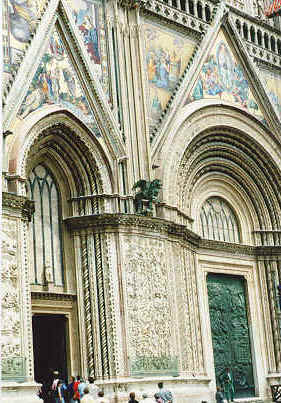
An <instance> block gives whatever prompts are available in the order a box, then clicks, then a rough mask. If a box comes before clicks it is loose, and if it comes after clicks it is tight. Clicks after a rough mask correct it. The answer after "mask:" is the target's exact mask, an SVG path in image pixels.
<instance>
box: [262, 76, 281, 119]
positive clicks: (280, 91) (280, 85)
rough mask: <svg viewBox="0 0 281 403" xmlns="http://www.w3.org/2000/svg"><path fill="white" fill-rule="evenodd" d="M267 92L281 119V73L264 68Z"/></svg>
mask: <svg viewBox="0 0 281 403" xmlns="http://www.w3.org/2000/svg"><path fill="white" fill-rule="evenodd" d="M262 74H263V77H264V79H265V83H266V89H267V91H268V92H267V93H268V95H269V98H270V99H271V102H272V103H273V105H275V107H276V109H277V111H278V113H279V116H280V119H281V74H277V73H276V72H274V71H268V70H263V71H262Z"/></svg>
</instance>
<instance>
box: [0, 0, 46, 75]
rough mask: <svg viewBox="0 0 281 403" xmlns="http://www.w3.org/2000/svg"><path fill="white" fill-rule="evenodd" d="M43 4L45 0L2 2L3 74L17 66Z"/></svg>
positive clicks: (6, 0)
mask: <svg viewBox="0 0 281 403" xmlns="http://www.w3.org/2000/svg"><path fill="white" fill-rule="evenodd" d="M45 4H46V0H2V12H3V31H2V33H3V67H4V72H6V73H9V72H11V71H12V70H13V69H14V68H15V67H16V66H18V65H19V63H20V56H21V55H22V54H23V53H24V48H25V46H26V44H27V43H28V41H29V40H30V36H31V34H32V33H33V32H34V31H35V28H36V22H37V21H38V19H39V17H40V16H41V14H42V13H43V8H44V5H45Z"/></svg>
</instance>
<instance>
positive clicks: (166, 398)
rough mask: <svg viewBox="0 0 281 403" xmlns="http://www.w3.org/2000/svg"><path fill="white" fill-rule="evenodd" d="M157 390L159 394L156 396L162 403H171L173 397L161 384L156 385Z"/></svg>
mask: <svg viewBox="0 0 281 403" xmlns="http://www.w3.org/2000/svg"><path fill="white" fill-rule="evenodd" d="M158 388H159V392H158V394H159V395H160V398H161V399H162V401H163V402H164V403H173V395H172V392H170V391H169V390H167V389H164V385H163V382H159V383H158Z"/></svg>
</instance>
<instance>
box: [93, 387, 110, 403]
mask: <svg viewBox="0 0 281 403" xmlns="http://www.w3.org/2000/svg"><path fill="white" fill-rule="evenodd" d="M95 403H109V400H108V399H106V398H105V397H104V391H103V390H99V391H98V398H97V399H95Z"/></svg>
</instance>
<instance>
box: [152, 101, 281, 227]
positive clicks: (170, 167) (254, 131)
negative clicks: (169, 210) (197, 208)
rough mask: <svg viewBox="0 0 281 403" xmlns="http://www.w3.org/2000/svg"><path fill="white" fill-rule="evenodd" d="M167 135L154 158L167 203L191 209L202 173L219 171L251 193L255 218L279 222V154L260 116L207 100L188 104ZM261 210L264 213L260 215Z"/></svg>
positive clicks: (270, 223)
mask: <svg viewBox="0 0 281 403" xmlns="http://www.w3.org/2000/svg"><path fill="white" fill-rule="evenodd" d="M168 140H169V141H167V142H166V143H164V144H163V145H162V148H160V147H159V150H158V153H155V155H154V161H157V162H158V165H159V162H160V168H161V169H160V171H159V172H161V170H162V180H163V200H164V201H165V202H166V203H167V204H169V205H171V206H175V207H177V208H179V209H180V210H181V211H182V212H183V213H184V214H187V215H189V214H190V213H191V210H190V203H191V201H192V200H193V191H195V190H194V189H195V186H196V184H197V182H198V181H199V179H200V178H201V177H205V176H206V175H215V174H216V173H218V172H219V173H220V175H221V177H225V178H227V177H230V178H232V179H233V180H234V182H235V183H236V187H238V186H242V188H243V189H244V191H245V192H246V193H247V194H248V196H247V197H248V200H251V203H252V205H253V210H255V211H256V212H257V213H256V216H255V218H253V219H252V223H254V222H255V223H256V225H257V227H263V226H264V227H269V228H270V227H278V226H279V225H280V222H279V221H280V218H279V217H280V206H281V204H280V196H279V192H278V191H277V188H276V184H277V183H281V172H280V169H279V168H278V167H280V166H281V165H280V163H281V159H280V156H279V155H278V153H277V152H276V141H275V139H273V138H272V137H271V133H270V131H269V130H268V129H267V128H266V127H263V126H262V125H261V124H260V122H258V121H257V120H256V119H254V118H253V117H251V116H249V115H247V114H245V113H243V112H242V111H240V110H238V109H234V108H230V107H228V106H223V105H214V104H213V105H212V106H211V105H208V106H205V107H202V108H201V109H200V110H197V111H194V110H192V109H189V110H188V109H186V110H185V116H182V117H181V121H178V122H177V126H176V125H175V126H174V128H173V130H172V131H171V133H170V136H169V138H168ZM231 142H232V143H233V144H231ZM187 153H188V155H187ZM200 153H202V155H203V157H202V158H201V155H200ZM164 161H165V163H163V162H164ZM245 200H246V199H245ZM195 204H196V202H195ZM261 211H265V212H266V213H264V214H263V216H259V214H260V213H258V212H261ZM191 218H194V217H193V216H192V217H191ZM256 218H259V220H258V221H256Z"/></svg>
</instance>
